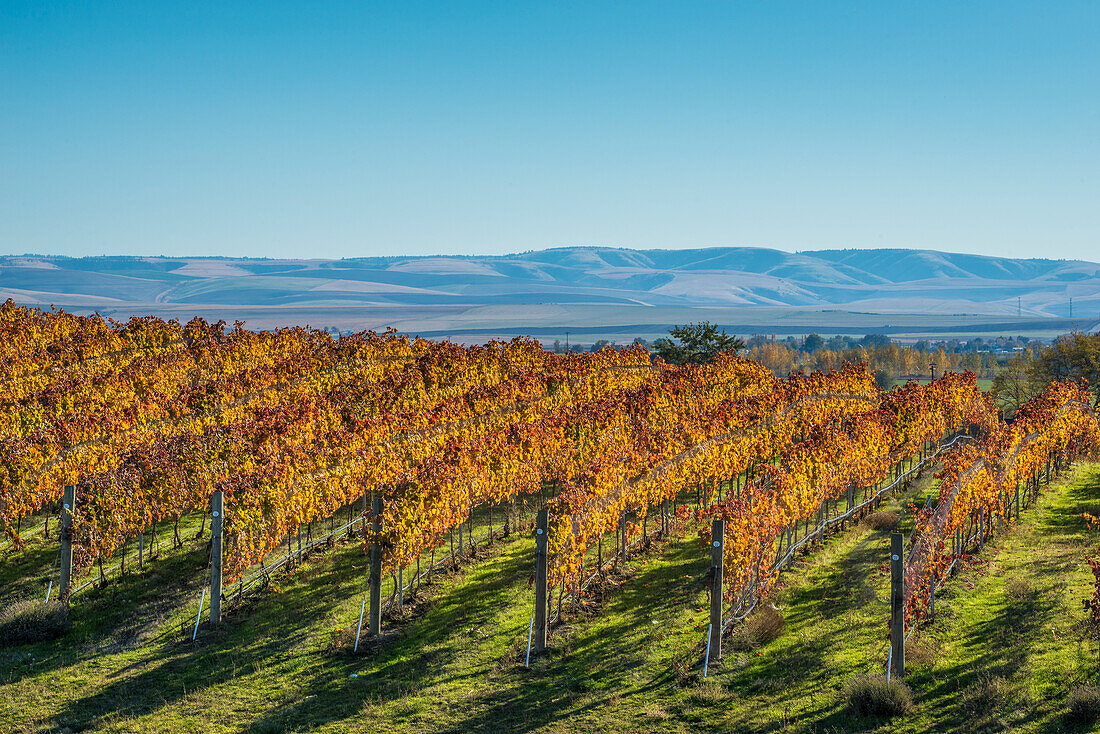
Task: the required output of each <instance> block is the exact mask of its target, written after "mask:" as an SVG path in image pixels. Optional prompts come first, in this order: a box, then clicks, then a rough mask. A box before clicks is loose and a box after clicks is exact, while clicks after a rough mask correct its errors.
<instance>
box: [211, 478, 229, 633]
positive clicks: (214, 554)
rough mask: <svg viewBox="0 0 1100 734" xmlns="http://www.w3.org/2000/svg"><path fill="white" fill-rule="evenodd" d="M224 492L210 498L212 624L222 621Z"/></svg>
mask: <svg viewBox="0 0 1100 734" xmlns="http://www.w3.org/2000/svg"><path fill="white" fill-rule="evenodd" d="M223 514H224V513H223V507H222V491H221V490H220V489H219V490H217V491H216V492H214V496H213V497H211V498H210V624H217V623H218V622H221V621H222V532H223V529H224V527H225V523H224V522H223V520H224V517H223Z"/></svg>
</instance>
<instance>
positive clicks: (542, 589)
mask: <svg viewBox="0 0 1100 734" xmlns="http://www.w3.org/2000/svg"><path fill="white" fill-rule="evenodd" d="M549 531H550V514H549V512H548V511H547V510H546V509H542V510H539V514H538V518H537V519H536V520H535V620H534V622H533V623H532V638H531V645H532V649H533V650H534V651H535V652H541V651H543V650H545V649H546V610H547V598H546V581H547V554H546V549H547V541H548V540H549V537H548V534H549Z"/></svg>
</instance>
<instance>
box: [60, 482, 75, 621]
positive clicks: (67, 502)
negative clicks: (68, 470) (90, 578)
mask: <svg viewBox="0 0 1100 734" xmlns="http://www.w3.org/2000/svg"><path fill="white" fill-rule="evenodd" d="M75 509H76V487H75V486H73V485H71V484H70V485H68V486H67V487H65V492H64V494H63V495H62V498H61V595H60V597H59V599H60V600H61V601H63V602H68V601H69V586H70V585H71V583H72V575H73V511H74V510H75Z"/></svg>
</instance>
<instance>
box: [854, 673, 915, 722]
mask: <svg viewBox="0 0 1100 734" xmlns="http://www.w3.org/2000/svg"><path fill="white" fill-rule="evenodd" d="M843 697H844V703H845V705H846V706H847V707H848V710H849V711H851V712H852V713H854V714H858V715H859V716H883V717H887V718H889V717H893V716H900V715H902V714H907V713H909V712H910V711H911V710H912V709H913V693H912V691H910V690H909V686H907V685H905V684H904V683H902V682H900V681H896V680H890V681H888V680H886V677H885V676H881V675H867V676H860V677H857V678H852V679H851V680H850V681H848V684H847V685H846V686H845V687H844V693H843Z"/></svg>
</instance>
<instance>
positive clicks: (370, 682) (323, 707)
mask: <svg viewBox="0 0 1100 734" xmlns="http://www.w3.org/2000/svg"><path fill="white" fill-rule="evenodd" d="M499 547H500V548H501V550H502V552H501V553H500V554H499V555H497V556H494V557H492V558H489V559H486V560H484V561H482V562H480V563H479V564H478V565H477V566H475V567H473V568H472V569H470V570H469V572H467V574H466V575H465V576H464V577H462V578H461V579H459V580H458V581H457V585H456V586H452V587H447V586H446V585H445V584H446V582H443V584H441V586H442V588H441V589H440V591H439V593H438V594H436V595H435V596H434V597H433V598H432V599H431V600H430V601H428V602H426V603H427V604H430V605H431V607H430V609H429V610H428V611H427V613H426V614H423V615H422V616H420V617H418V618H417V619H415V620H413V621H412V623H411V624H410V625H409V626H408V627H407V628H406V629H404V630H403V631H402V633H401V634H400V635H398V636H395V637H394V638H392V639H391V641H390V642H388V643H387V644H385V645H383V646H381V647H379V648H377V649H375V650H373V651H372V652H371V653H370V654H369V655H358V656H352V655H348V654H337V655H334V656H332V657H330V658H329V659H328V660H327V661H326V663H325V665H324V666H323V668H322V669H319V670H318V672H317V673H315V674H313V675H311V676H310V677H309V678H308V679H307V680H306V681H304V682H301V680H300V678H299V681H300V684H301V689H302V691H303V695H302V697H301V699H300V700H297V701H295V702H293V703H289V704H287V705H284V706H279V707H275V708H273V709H271V710H269V711H266V712H264V713H263V714H262V715H261V717H260V718H258V719H257V720H256V721H254V722H252V724H251V726H250V727H249V729H248V731H251V732H257V733H259V732H267V731H281V730H282V728H285V727H288V726H308V725H317V724H323V723H330V722H333V721H339V720H341V719H342V718H346V717H347V716H351V715H354V714H355V713H357V712H358V711H359V710H360V709H361V707H362V706H363V704H364V702H365V701H370V700H382V701H386V702H392V700H394V699H395V698H397V697H400V696H402V695H404V694H405V693H406V692H418V691H421V690H423V689H424V688H425V687H427V686H428V685H429V684H431V685H448V684H450V685H453V684H455V683H458V682H470V681H474V680H477V679H483V678H484V676H485V675H486V673H487V672H488V670H486V669H485V668H484V667H478V666H471V667H469V668H468V669H465V670H452V671H450V672H449V673H447V674H444V671H446V670H447V669H448V666H453V665H454V663H455V662H456V660H457V659H458V657H459V656H460V655H461V654H462V652H463V649H462V648H463V646H464V645H465V644H467V641H468V639H469V638H467V637H463V631H464V630H465V629H467V628H468V627H469V626H470V623H471V621H473V622H477V621H480V620H484V619H486V617H487V615H488V616H491V615H492V614H493V613H495V612H499V611H500V610H507V609H510V608H511V607H512V606H513V605H514V604H516V603H519V604H522V603H529V601H528V599H529V596H530V595H529V593H528V592H527V590H526V581H527V577H528V575H529V572H530V558H531V552H532V548H533V544H532V543H530V542H528V539H521V538H516V539H514V540H511V541H508V542H507V543H506V544H504V545H502V546H499ZM437 583H438V582H437ZM520 632H521V630H520V629H519V627H518V626H516V627H515V629H507V630H504V631H503V633H502V634H504V635H507V636H509V637H514V638H518V635H519V633H520ZM352 674H354V675H355V676H356V677H355V678H351V677H350V676H351V675H352Z"/></svg>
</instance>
